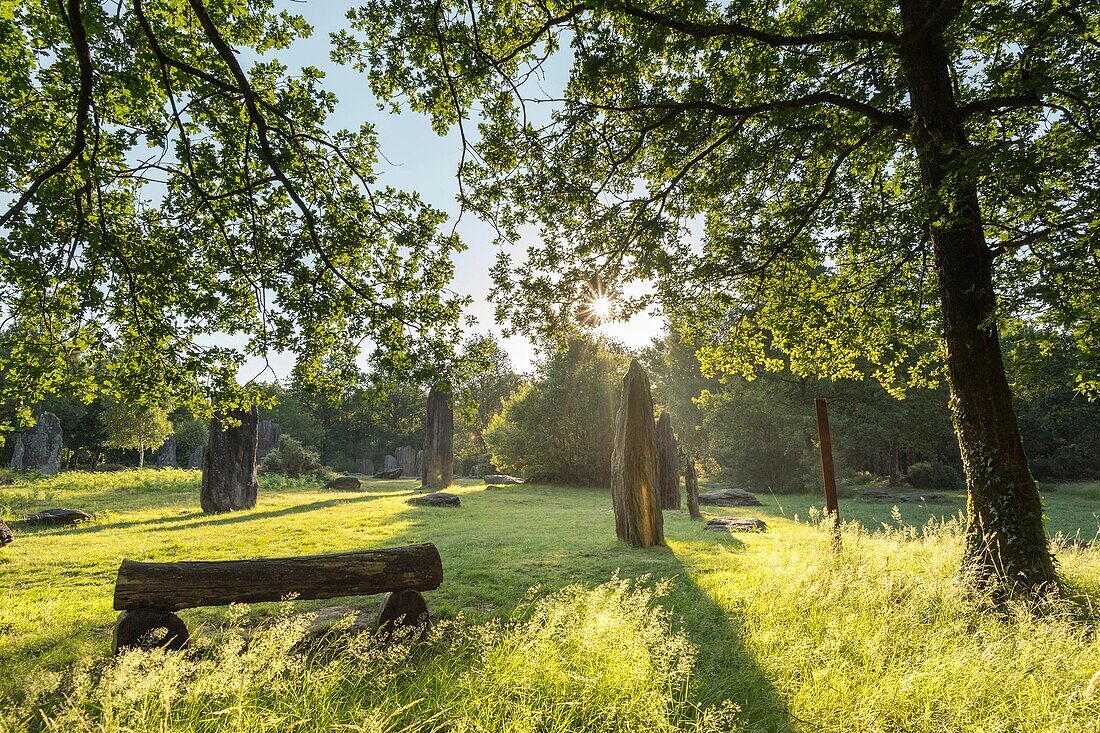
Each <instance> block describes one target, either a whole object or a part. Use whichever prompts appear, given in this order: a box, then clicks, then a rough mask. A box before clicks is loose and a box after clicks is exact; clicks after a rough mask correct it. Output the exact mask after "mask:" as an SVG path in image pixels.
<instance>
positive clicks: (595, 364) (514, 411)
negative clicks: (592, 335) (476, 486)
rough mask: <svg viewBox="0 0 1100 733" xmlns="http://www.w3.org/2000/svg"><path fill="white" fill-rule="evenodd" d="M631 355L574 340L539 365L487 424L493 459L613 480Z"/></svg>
mask: <svg viewBox="0 0 1100 733" xmlns="http://www.w3.org/2000/svg"><path fill="white" fill-rule="evenodd" d="M625 371H626V358H625V356H624V355H622V354H619V353H616V352H615V351H613V350H612V349H611V348H610V347H609V346H608V345H607V344H605V343H604V342H600V341H593V340H584V339H576V340H574V341H571V342H570V343H569V345H568V348H567V349H566V350H565V351H561V352H557V353H554V354H551V355H550V356H549V357H547V358H546V359H545V360H544V361H542V362H541V363H540V364H539V365H538V369H537V372H536V375H535V378H534V380H533V381H532V382H531V383H530V384H526V385H524V386H522V387H521V388H520V389H518V390H517V391H516V392H515V393H513V394H512V395H511V396H510V397H509V398H508V399H506V400H505V401H504V406H503V408H501V411H500V412H499V413H497V414H496V415H495V416H494V417H493V419H492V420H490V421H489V426H488V428H486V430H485V442H486V443H488V445H489V449H490V452H491V456H490V460H491V463H492V464H493V465H495V466H496V467H497V468H499V469H500V470H501V471H503V472H505V473H510V474H514V475H517V476H523V477H524V478H526V479H528V480H531V481H537V482H546V483H563V484H579V485H593V484H594V485H599V486H609V485H610V484H611V449H612V446H613V443H614V439H615V429H614V420H615V410H616V409H617V408H618V405H619V393H620V390H621V387H620V384H621V379H622V375H623V373H624V372H625Z"/></svg>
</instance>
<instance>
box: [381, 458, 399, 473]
mask: <svg viewBox="0 0 1100 733" xmlns="http://www.w3.org/2000/svg"><path fill="white" fill-rule="evenodd" d="M399 468H400V466H399V465H398V464H397V459H396V458H395V457H393V456H386V457H385V458H384V459H383V460H382V470H383V471H385V472H386V473H389V472H390V471H396V470H397V469H399Z"/></svg>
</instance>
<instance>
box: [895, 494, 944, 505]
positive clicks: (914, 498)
mask: <svg viewBox="0 0 1100 733" xmlns="http://www.w3.org/2000/svg"><path fill="white" fill-rule="evenodd" d="M901 500H902V501H911V502H914V503H916V504H942V503H943V502H945V501H947V497H946V496H944V495H943V494H935V493H932V492H928V493H925V492H922V491H911V492H909V493H908V494H902V496H901Z"/></svg>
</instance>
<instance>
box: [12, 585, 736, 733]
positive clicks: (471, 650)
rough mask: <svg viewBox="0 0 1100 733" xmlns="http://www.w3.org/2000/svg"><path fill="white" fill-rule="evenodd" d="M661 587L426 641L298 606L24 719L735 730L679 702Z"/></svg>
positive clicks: (39, 722)
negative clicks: (330, 620) (313, 620)
mask: <svg viewBox="0 0 1100 733" xmlns="http://www.w3.org/2000/svg"><path fill="white" fill-rule="evenodd" d="M665 590H666V588H665V587H664V586H663V585H658V586H657V587H656V588H653V587H649V586H648V585H646V584H643V583H638V582H627V581H623V580H619V579H617V578H616V579H613V580H611V581H610V582H608V583H605V584H602V585H599V586H597V587H595V588H592V589H586V588H583V587H581V586H569V587H567V588H564V589H562V590H559V591H557V592H554V593H551V594H547V595H542V596H539V595H538V594H535V593H532V594H531V595H530V597H529V598H528V600H527V601H526V602H525V603H523V604H522V605H521V606H520V608H519V610H518V611H517V612H516V613H515V614H514V615H513V616H512V618H510V619H509V620H507V621H504V622H500V621H497V622H490V623H484V624H480V625H468V624H465V623H463V622H462V620H461V619H459V620H456V621H452V622H445V623H441V624H438V625H436V626H435V627H434V628H433V629H432V630H431V632H430V633H429V634H427V635H426V636H425V637H424V638H415V637H413V636H409V635H406V636H405V637H403V638H391V639H386V638H383V637H380V636H377V635H374V634H371V633H361V634H358V635H350V636H349V635H347V634H345V633H342V631H344V629H341V628H337V629H336V630H335V631H333V632H330V633H328V634H326V635H325V636H324V637H322V638H320V639H316V638H313V637H311V636H310V635H309V628H310V624H309V622H310V617H309V615H294V614H291V613H289V611H288V612H286V613H283V614H281V615H280V616H278V617H277V618H276V619H275V620H273V621H271V622H269V623H266V624H265V625H264V626H263V627H261V628H260V629H259V630H258V631H256V632H255V633H252V634H250V635H247V634H246V633H244V631H243V629H242V628H240V627H238V626H236V625H233V624H230V625H229V626H227V627H226V628H225V629H224V630H223V632H222V633H220V634H218V635H217V638H214V637H210V638H207V639H206V640H203V639H199V640H197V643H196V644H194V645H193V646H192V648H191V649H189V650H187V651H185V652H182V653H163V652H147V651H133V652H129V653H126V654H124V655H122V656H121V657H119V658H118V659H117V660H113V661H109V662H105V663H101V664H99V665H94V666H91V667H87V668H84V669H81V670H79V671H77V672H76V673H75V674H74V675H72V676H71V677H70V678H68V679H66V680H64V681H63V682H62V684H61V686H60V689H59V690H57V691H55V692H54V693H53V695H52V696H53V697H54V699H59V700H61V702H59V703H57V704H55V705H53V706H49V705H47V706H46V707H44V708H40V712H39V715H38V718H37V719H36V720H24V721H22V722H23V723H24V724H26V725H32V726H34V727H39V728H41V729H43V730H49V731H102V732H103V733H108V732H115V731H118V732H122V731H334V730H340V731H345V730H346V731H371V732H372V733H373V732H381V731H410V732H411V731H455V732H466V731H471V732H472V731H509V732H513V731H514V732H519V733H522V732H523V731H532V732H533V731H594V732H599V731H607V732H609V733H610V732H612V731H623V732H626V731H642V730H644V731H656V732H658V733H661V732H664V731H696V732H698V733H704V732H714V733H718V732H719V731H735V730H739V728H738V718H737V715H736V708H735V707H734V706H731V705H725V706H721V707H719V708H716V709H708V710H703V709H700V708H699V707H697V706H696V705H694V704H693V703H692V702H691V694H690V690H691V670H692V667H693V663H694V659H695V649H694V647H693V646H692V645H691V644H690V643H689V642H688V641H687V638H686V637H685V635H684V633H683V632H682V631H680V630H677V629H675V628H674V627H673V625H672V620H671V617H670V614H669V612H668V611H667V610H664V609H663V608H662V607H661V606H660V605H658V603H657V602H656V600H657V598H658V597H659V596H660V595H662V594H663V593H664V592H665ZM240 615H241V614H231V616H230V619H231V620H232V618H234V617H240ZM58 694H60V695H62V696H63V697H60V698H59V697H57V696H58ZM7 712H8V713H9V714H13V713H14V711H13V710H9V711H7Z"/></svg>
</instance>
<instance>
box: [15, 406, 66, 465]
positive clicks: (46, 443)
mask: <svg viewBox="0 0 1100 733" xmlns="http://www.w3.org/2000/svg"><path fill="white" fill-rule="evenodd" d="M11 467H12V468H14V469H18V470H20V471H38V472H39V473H41V474H45V475H47V476H53V475H55V474H56V473H57V469H58V468H60V467H61V421H60V420H58V419H57V415H55V414H53V413H52V412H43V413H42V414H41V415H39V416H38V417H37V418H35V422H34V427H31V428H27V429H26V430H24V431H23V432H22V433H20V434H19V439H18V440H16V441H15V452H14V453H12V456H11Z"/></svg>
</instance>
